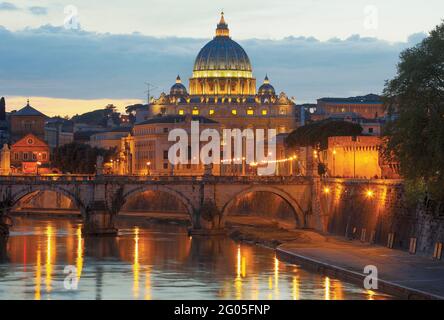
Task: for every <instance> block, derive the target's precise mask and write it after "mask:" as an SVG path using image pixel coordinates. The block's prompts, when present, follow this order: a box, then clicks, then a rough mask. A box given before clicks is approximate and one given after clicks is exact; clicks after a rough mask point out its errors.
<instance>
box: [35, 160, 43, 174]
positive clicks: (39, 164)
mask: <svg viewBox="0 0 444 320" xmlns="http://www.w3.org/2000/svg"><path fill="white" fill-rule="evenodd" d="M41 165H42V163H41V162H40V161H37V168H36V169H37V175H39V167H40V166H41Z"/></svg>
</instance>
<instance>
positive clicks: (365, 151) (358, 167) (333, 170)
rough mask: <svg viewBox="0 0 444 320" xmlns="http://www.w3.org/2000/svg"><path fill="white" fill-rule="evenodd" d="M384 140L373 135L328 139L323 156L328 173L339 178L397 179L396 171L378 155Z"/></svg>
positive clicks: (394, 166) (391, 164)
mask: <svg viewBox="0 0 444 320" xmlns="http://www.w3.org/2000/svg"><path fill="white" fill-rule="evenodd" d="M382 144H383V140H382V139H381V138H380V137H376V136H358V137H330V138H328V149H327V150H326V151H325V153H324V157H323V158H324V159H323V160H324V161H326V163H327V173H328V175H329V176H332V177H341V178H361V179H362V178H363V179H372V178H392V179H393V178H399V174H398V172H399V170H398V169H399V168H398V166H397V165H396V164H394V163H387V162H386V161H385V159H384V158H383V157H382V154H381V145H382Z"/></svg>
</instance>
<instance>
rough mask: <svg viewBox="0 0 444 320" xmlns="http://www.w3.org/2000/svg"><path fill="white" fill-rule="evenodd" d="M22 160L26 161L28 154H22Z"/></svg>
mask: <svg viewBox="0 0 444 320" xmlns="http://www.w3.org/2000/svg"><path fill="white" fill-rule="evenodd" d="M23 160H28V153H27V152H25V153H23Z"/></svg>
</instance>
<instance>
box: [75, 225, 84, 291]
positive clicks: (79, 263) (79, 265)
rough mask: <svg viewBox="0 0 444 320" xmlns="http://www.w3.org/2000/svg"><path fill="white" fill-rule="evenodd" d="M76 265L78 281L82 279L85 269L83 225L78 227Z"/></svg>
mask: <svg viewBox="0 0 444 320" xmlns="http://www.w3.org/2000/svg"><path fill="white" fill-rule="evenodd" d="M76 267H77V283H78V282H79V281H80V277H81V276H82V270H83V239H82V227H81V226H78V228H77V257H76Z"/></svg>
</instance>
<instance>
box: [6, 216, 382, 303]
mask: <svg viewBox="0 0 444 320" xmlns="http://www.w3.org/2000/svg"><path fill="white" fill-rule="evenodd" d="M120 224H121V225H120V226H119V227H120V234H119V237H117V238H83V237H82V232H81V228H82V226H81V221H68V220H31V219H16V221H15V226H14V228H13V229H12V230H11V236H10V239H9V243H8V245H7V248H6V251H7V255H8V257H9V261H6V262H3V263H2V264H0V299H11V298H13V299H36V300H40V299H118V298H121V299H146V300H150V299H294V300H300V299H327V300H330V299H331V300H333V299H381V298H387V297H385V296H381V295H380V294H378V293H376V292H369V291H366V290H362V289H360V288H358V287H356V286H354V285H351V284H347V283H344V282H341V281H338V280H336V279H332V278H329V277H324V276H321V275H318V274H314V273H311V272H307V271H305V270H304V269H301V268H300V267H298V266H294V265H289V264H286V263H283V262H281V261H279V260H278V259H277V258H276V257H275V255H274V253H273V251H271V250H267V249H264V248H259V247H255V246H250V245H240V244H237V243H235V242H234V241H232V240H230V239H228V238H201V237H193V238H191V237H188V236H187V234H186V229H185V228H182V227H178V226H159V225H148V224H144V223H134V222H133V223H132V225H129V224H126V223H123V222H121V223H120ZM134 225H136V226H134ZM67 265H73V266H75V267H76V276H77V280H78V290H66V289H65V288H64V286H63V281H64V279H65V276H66V274H64V272H63V271H64V268H65V266H67Z"/></svg>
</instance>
